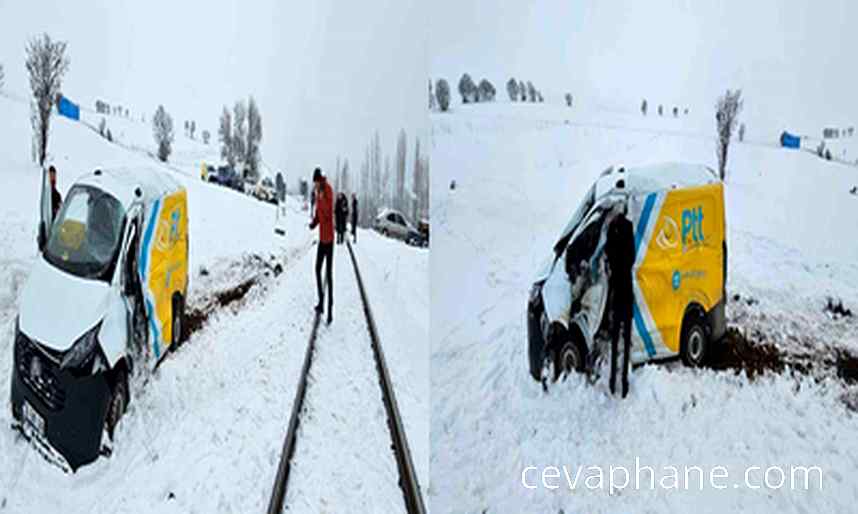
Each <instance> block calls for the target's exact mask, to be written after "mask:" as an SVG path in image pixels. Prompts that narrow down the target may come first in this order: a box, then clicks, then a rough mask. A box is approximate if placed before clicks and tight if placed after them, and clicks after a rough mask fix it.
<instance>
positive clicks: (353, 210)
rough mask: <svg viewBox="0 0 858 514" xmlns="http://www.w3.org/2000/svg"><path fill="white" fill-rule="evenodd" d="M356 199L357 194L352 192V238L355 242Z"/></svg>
mask: <svg viewBox="0 0 858 514" xmlns="http://www.w3.org/2000/svg"><path fill="white" fill-rule="evenodd" d="M357 222H358V201H357V195H356V194H355V193H352V239H353V241H352V242H354V243H357Z"/></svg>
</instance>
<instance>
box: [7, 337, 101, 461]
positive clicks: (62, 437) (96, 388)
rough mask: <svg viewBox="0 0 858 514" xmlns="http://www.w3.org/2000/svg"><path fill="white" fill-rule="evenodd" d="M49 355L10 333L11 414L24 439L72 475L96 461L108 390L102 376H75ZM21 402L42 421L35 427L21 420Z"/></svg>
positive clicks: (40, 347)
mask: <svg viewBox="0 0 858 514" xmlns="http://www.w3.org/2000/svg"><path fill="white" fill-rule="evenodd" d="M56 357H57V356H56V355H55V354H54V352H51V351H50V350H46V349H44V347H42V346H41V345H39V343H36V342H34V341H31V340H30V339H29V338H28V337H27V336H26V335H24V334H23V333H22V332H20V331H17V333H16V334H15V350H14V359H13V361H14V365H13V366H12V394H11V400H12V415H13V417H14V418H15V420H16V421H17V422H19V423H20V424H21V426H22V428H24V424H27V429H26V430H22V431H23V432H24V434H25V435H27V436H28V437H29V436H33V437H36V438H37V439H39V441H37V442H38V443H41V445H44V444H47V445H49V447H50V448H52V449H54V450H56V451H57V452H59V454H60V455H62V457H63V458H64V459H65V461H66V462H67V463H68V465H69V467H71V469H72V470H76V469H77V468H79V467H80V466H82V465H84V464H88V463H90V462H92V461H94V460H95V459H96V458H98V455H99V452H100V450H101V438H102V431H103V429H104V417H105V414H106V412H107V404H108V400H109V398H110V385H109V384H108V382H107V377H106V375H105V374H104V373H96V374H94V375H85V376H74V374H72V372H71V371H69V370H61V369H60V367H59V364H58V362H59V360H58V359H57V358H56ZM25 403H26V404H27V405H28V406H29V408H30V409H32V410H33V411H35V413H36V416H38V417H40V419H41V420H43V421H44V422H43V423H40V424H41V425H42V426H43V431H40V430H39V427H34V426H32V424H31V423H29V422H28V420H26V419H25V416H24V413H23V409H24V405H25Z"/></svg>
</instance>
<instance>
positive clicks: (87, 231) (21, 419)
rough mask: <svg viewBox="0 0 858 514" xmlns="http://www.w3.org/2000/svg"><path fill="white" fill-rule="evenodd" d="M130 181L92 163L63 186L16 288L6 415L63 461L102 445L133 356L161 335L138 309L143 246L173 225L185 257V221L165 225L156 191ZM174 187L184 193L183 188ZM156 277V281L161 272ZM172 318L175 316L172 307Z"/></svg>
mask: <svg viewBox="0 0 858 514" xmlns="http://www.w3.org/2000/svg"><path fill="white" fill-rule="evenodd" d="M136 183H137V180H136V179H135V178H134V175H132V174H130V173H121V172H102V171H101V170H96V171H95V172H93V173H91V174H87V175H84V176H83V177H81V178H80V179H79V180H78V181H77V182H76V183H75V185H73V186H72V188H71V189H70V191H69V193H68V195H67V197H66V199H65V200H64V202H63V204H62V207H61V208H60V209H59V212H58V213H57V216H56V220H53V219H52V218H51V216H50V214H51V213H50V211H48V210H47V209H46V210H45V211H44V212H43V220H44V221H42V224H41V226H40V234H42V235H43V236H44V237H40V238H39V239H40V245H39V246H40V255H39V257H38V259H37V260H36V263H35V264H34V266H33V268H32V270H31V272H30V275H29V277H28V279H27V282H26V284H25V285H24V287H23V290H22V293H21V297H20V310H19V314H18V318H17V322H16V327H15V340H14V358H13V367H12V388H11V404H12V414H13V418H14V419H15V421H16V424H17V428H19V429H20V430H21V431H22V433H23V434H24V435H25V436H26V437H27V438H28V439H29V440H30V441H31V442H33V443H34V444H35V445H36V446H37V447H38V448H39V449H40V450H42V451H43V452H44V453H45V456H46V457H48V458H49V459H50V460H52V461H54V462H55V463H56V464H58V465H60V466H61V467H63V468H65V469H71V470H75V469H77V468H78V467H80V466H81V465H83V464H86V463H88V462H91V461H93V460H95V459H96V458H97V457H98V455H100V454H101V453H105V452H109V449H110V445H111V442H112V439H113V435H114V430H115V428H116V425H117V423H118V422H119V420H120V418H121V417H122V415H123V413H124V412H125V409H126V406H127V405H128V402H129V399H130V395H129V387H128V377H129V374H130V373H131V371H132V369H133V367H134V366H133V362H134V358H135V357H145V356H146V353H147V350H148V348H149V345H148V344H147V343H148V342H150V341H152V342H153V344H155V345H156V348H157V341H153V340H152V339H150V335H157V333H164V332H166V333H167V334H168V335H169V334H170V332H169V330H163V329H162V327H163V325H162V324H161V323H158V322H157V321H158V320H157V319H156V316H154V315H153V314H154V313H153V312H151V311H150V312H147V308H146V307H147V305H146V300H147V298H149V295H147V291H151V288H147V287H146V282H145V280H146V277H148V276H151V275H152V272H151V270H154V269H155V267H154V266H148V267H147V265H146V263H145V262H141V261H146V260H147V259H148V257H149V256H150V254H151V253H152V251H150V250H148V248H149V247H155V246H162V245H163V246H164V247H168V246H169V243H170V241H171V240H170V238H169V235H170V234H171V233H173V232H175V233H176V234H180V233H181V234H182V239H181V241H182V246H183V248H182V249H181V253H182V254H183V255H184V257H183V258H184V259H186V254H187V250H186V249H187V246H186V245H187V239H186V233H185V232H184V229H185V227H186V225H185V224H184V223H178V221H177V222H175V224H174V225H175V227H174V229H173V230H171V227H170V225H168V224H167V222H166V220H164V219H162V217H161V214H160V213H161V209H159V208H157V205H158V202H159V201H160V199H159V198H158V197H157V195H152V194H149V193H147V191H150V190H151V189H152V188H151V187H150V188H147V187H142V188H141V187H139V186H137V185H135V184H136ZM181 194H182V196H181V198H182V199H184V190H182V191H181ZM152 196H155V198H152ZM153 205H154V206H156V208H153V207H152V206H153ZM176 212H178V210H177V211H176ZM181 213H182V215H184V204H182V211H181ZM175 218H176V219H177V220H178V219H179V218H178V217H175ZM147 228H148V231H147V230H146V229H147ZM156 238H160V240H158V239H156ZM176 239H177V240H178V237H177V238H176ZM174 269H175V271H176V273H175V274H174V275H173V276H172V277H169V276H168V277H167V279H166V282H167V283H171V282H172V285H171V286H170V287H171V288H173V289H171V291H173V290H178V291H181V292H182V293H184V291H185V288H186V281H187V279H186V276H185V275H184V273H185V272H183V271H182V270H186V264H185V267H184V268H181V269H179V268H178V267H175V266H174ZM157 281H158V282H159V283H163V282H164V277H163V276H158V277H157ZM152 303H153V304H154V303H157V302H152ZM153 310H154V309H153ZM172 319H173V320H176V319H181V313H180V312H179V315H178V317H177V316H176V315H175V314H174V315H173V318H172ZM169 320H170V318H166V319H165V321H166V322H167V323H170V321H169ZM177 326H179V325H173V324H171V327H173V328H175V327H177ZM150 327H151V328H150ZM180 330H181V329H180V328H178V331H175V330H174V333H173V335H174V336H177V335H179V334H180ZM153 332H155V333H156V334H153ZM165 346H166V345H165ZM156 354H157V351H156Z"/></svg>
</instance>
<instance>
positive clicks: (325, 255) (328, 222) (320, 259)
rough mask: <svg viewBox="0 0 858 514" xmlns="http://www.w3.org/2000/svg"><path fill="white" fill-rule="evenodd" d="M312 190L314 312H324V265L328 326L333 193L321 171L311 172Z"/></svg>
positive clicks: (331, 305) (331, 296)
mask: <svg viewBox="0 0 858 514" xmlns="http://www.w3.org/2000/svg"><path fill="white" fill-rule="evenodd" d="M313 188H314V194H315V198H316V202H315V204H316V205H315V206H316V210H315V215H314V216H313V221H311V222H310V230H313V229H314V228H316V225H318V226H319V246H318V248H317V250H316V289H317V290H318V292H319V303H318V304H317V305H316V312H317V313H319V314H321V313H322V312H323V310H324V303H325V291H324V290H323V288H322V263H325V277H326V280H327V281H328V324H330V323H331V321H333V319H334V315H333V308H334V276H333V267H334V206H333V203H334V198H333V196H334V191H333V190H332V189H331V185H330V184H328V181H327V180H326V179H325V177H324V176H323V175H322V170H321V169H319V168H316V169H315V171H313Z"/></svg>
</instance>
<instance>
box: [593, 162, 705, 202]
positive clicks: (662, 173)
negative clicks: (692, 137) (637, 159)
mask: <svg viewBox="0 0 858 514" xmlns="http://www.w3.org/2000/svg"><path fill="white" fill-rule="evenodd" d="M620 179H623V181H624V182H625V190H626V191H628V192H629V193H631V194H649V193H653V192H656V191H663V190H665V189H682V188H686V187H696V186H702V185H706V184H713V183H715V182H718V176H717V175H716V174H715V171H713V170H712V169H711V168H709V167H707V166H704V165H702V164H688V163H679V162H667V163H660V164H651V165H646V166H636V167H630V168H625V167H623V166H611V167H610V168H608V169H606V170H605V171H603V172H602V174H601V175H600V176H599V178H598V179H597V180H596V185H595V187H596V198H599V197H601V196H602V195H604V194H607V193H609V192H611V191H612V190H614V189H615V188H616V185H617V181H618V180H620Z"/></svg>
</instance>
